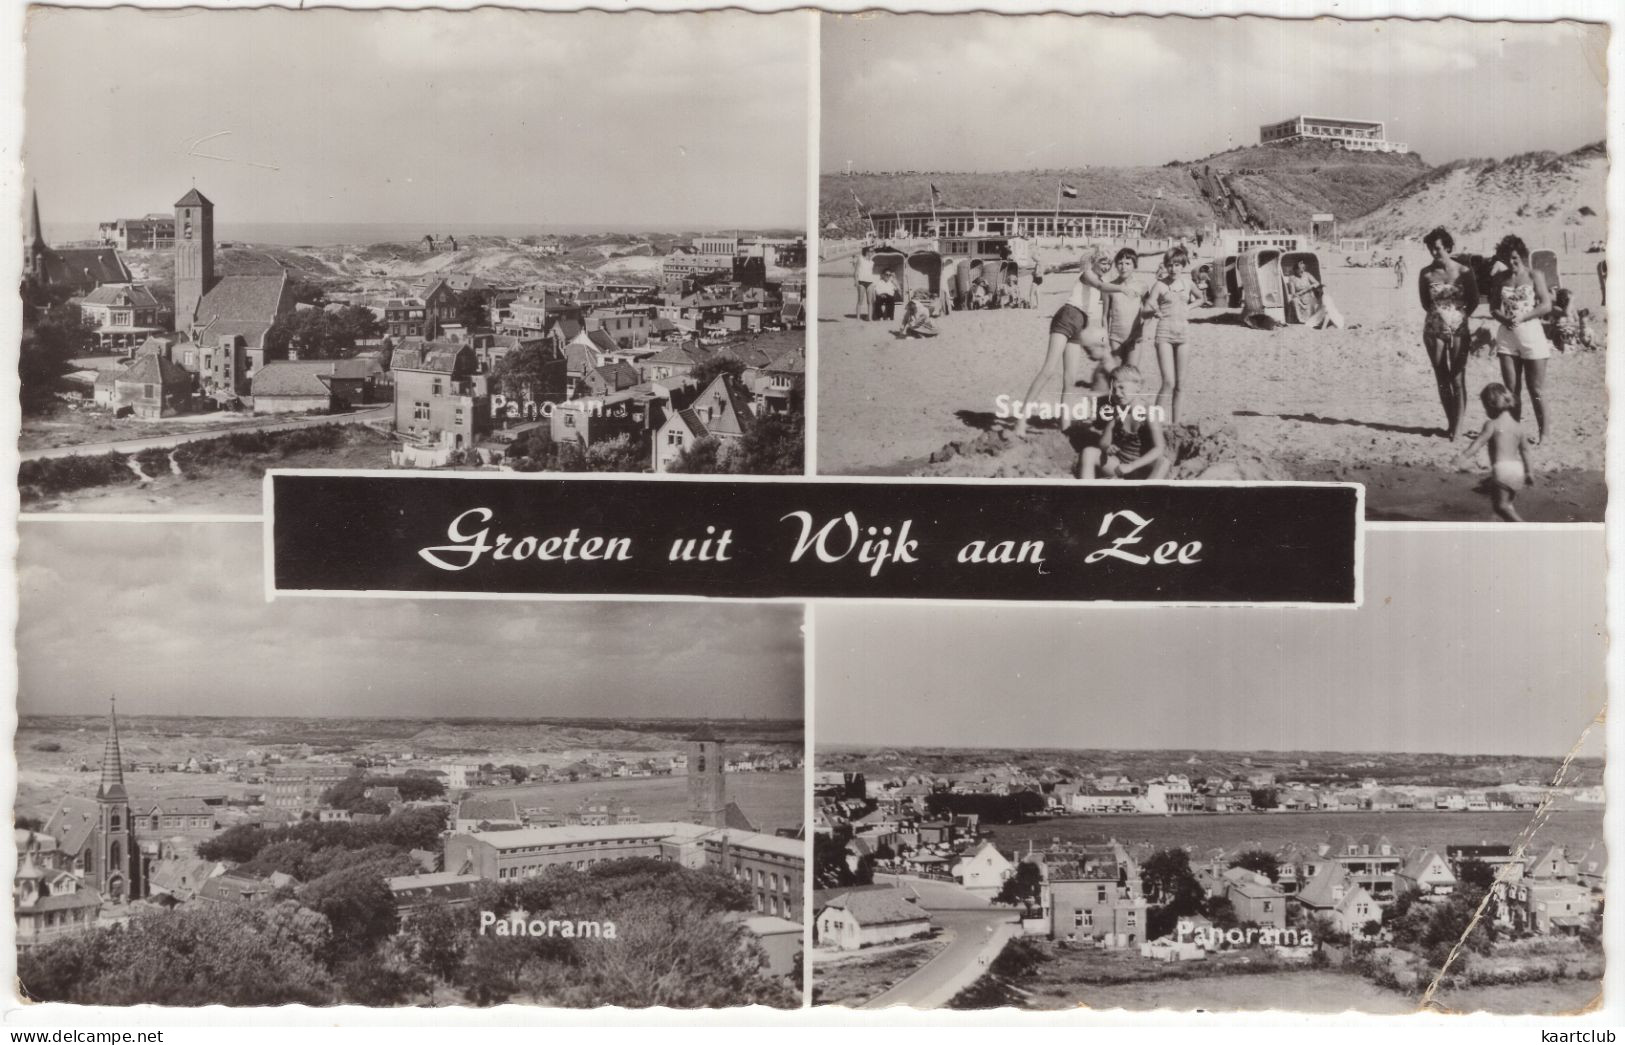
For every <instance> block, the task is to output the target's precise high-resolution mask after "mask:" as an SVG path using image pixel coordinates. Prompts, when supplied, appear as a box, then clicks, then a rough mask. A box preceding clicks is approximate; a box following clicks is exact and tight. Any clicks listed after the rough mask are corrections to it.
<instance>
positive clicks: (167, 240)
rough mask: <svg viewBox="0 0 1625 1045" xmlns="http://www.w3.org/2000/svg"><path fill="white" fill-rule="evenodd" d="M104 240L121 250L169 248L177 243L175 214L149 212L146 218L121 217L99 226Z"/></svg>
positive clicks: (98, 229) (98, 228)
mask: <svg viewBox="0 0 1625 1045" xmlns="http://www.w3.org/2000/svg"><path fill="white" fill-rule="evenodd" d="M97 231H98V232H100V233H101V237H102V242H103V243H106V244H109V245H111V246H114V247H117V248H118V249H119V250H169V249H170V248H171V247H173V246H174V245H175V216H174V215H173V214H148V215H147V216H146V217H144V218H119V219H118V220H117V221H104V222H102V223H101V224H100V225H98V226H97Z"/></svg>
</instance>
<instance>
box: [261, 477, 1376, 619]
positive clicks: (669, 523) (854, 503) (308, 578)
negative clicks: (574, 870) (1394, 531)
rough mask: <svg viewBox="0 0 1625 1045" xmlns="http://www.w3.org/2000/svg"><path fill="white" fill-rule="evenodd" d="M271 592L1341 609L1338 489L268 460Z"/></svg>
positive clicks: (1345, 512) (1345, 560) (1350, 520)
mask: <svg viewBox="0 0 1625 1045" xmlns="http://www.w3.org/2000/svg"><path fill="white" fill-rule="evenodd" d="M268 483H269V486H270V489H269V491H268V493H269V503H270V505H271V518H270V521H269V523H268V525H270V526H271V527H272V534H271V541H270V548H271V554H272V556H273V561H272V563H271V564H270V568H271V574H270V575H271V577H272V578H273V580H274V589H275V590H276V591H278V592H290V593H292V592H308V591H339V592H367V591H372V592H402V593H411V592H428V593H451V594H481V593H495V594H546V595H565V596H608V597H618V596H654V597H684V596H698V597H713V598H739V599H780V598H790V599H799V598H858V599H867V598H879V599H901V598H911V599H987V600H1010V601H1036V602H1091V601H1100V600H1111V601H1124V602H1159V603H1184V604H1191V603H1330V604H1353V603H1354V602H1355V601H1356V599H1357V596H1358V575H1357V571H1358V562H1357V555H1356V549H1357V546H1358V542H1359V538H1360V525H1361V523H1360V517H1361V504H1360V488H1359V487H1358V486H1355V485H1351V484H1329V483H1269V484H1262V485H1250V484H1239V483H1238V484H1222V483H1221V484H1203V483H1188V482H1186V483H1168V484H1151V483H1098V484H1097V483H1089V484H1085V483H1066V482H1053V483H1040V482H999V481H992V482H990V481H987V480H978V481H974V482H960V481H937V480H918V479H914V480H887V481H875V482H861V481H854V480H850V479H783V480H780V479H769V480H749V479H739V478H736V477H731V476H730V477H726V478H721V477H717V478H712V477H683V478H677V477H663V476H639V477H626V478H605V477H601V476H595V477H591V478H586V477H584V478H569V479H565V478H558V477H556V476H547V477H541V476H534V475H515V474H511V473H510V474H504V475H502V476H500V477H496V476H491V475H482V474H477V473H450V474H446V475H423V474H388V473H383V474H380V473H362V474H344V473H334V472H272V473H270V475H269V478H268Z"/></svg>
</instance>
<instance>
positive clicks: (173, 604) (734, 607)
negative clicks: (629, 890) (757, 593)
mask: <svg viewBox="0 0 1625 1045" xmlns="http://www.w3.org/2000/svg"><path fill="white" fill-rule="evenodd" d="M262 535H263V531H262V530H261V528H260V527H259V526H258V525H257V524H254V525H250V524H230V523H212V524H190V523H150V524H133V525H132V524H127V523H24V524H23V525H22V526H21V538H20V541H21V548H20V552H19V556H18V563H17V570H18V573H17V577H18V589H19V594H18V621H19V624H18V629H17V661H18V711H19V713H20V714H23V715H41V714H50V715H100V714H103V713H105V712H106V709H107V699H108V697H110V696H116V697H117V698H118V707H119V710H120V711H122V712H124V713H126V714H130V715H227V716H232V715H249V716H266V715H290V716H336V717H360V718H369V717H393V718H434V717H448V716H455V717H501V718H551V717H613V716H619V715H625V716H636V717H639V718H643V717H649V718H655V717H673V718H749V717H756V718H776V719H794V720H800V719H801V718H802V714H803V702H802V693H803V678H802V640H801V608H800V607H799V606H757V605H748V604H717V605H707V604H702V603H692V604H688V603H684V604H677V603H610V602H602V603H579V602H578V603H563V602H560V603H551V602H508V601H503V602H481V601H450V600H428V599H424V600H416V601H413V600H407V599H281V600H278V601H277V602H274V603H267V602H266V601H265V597H264V586H263V583H264V582H263V580H262V574H261V555H262V548H261V540H262Z"/></svg>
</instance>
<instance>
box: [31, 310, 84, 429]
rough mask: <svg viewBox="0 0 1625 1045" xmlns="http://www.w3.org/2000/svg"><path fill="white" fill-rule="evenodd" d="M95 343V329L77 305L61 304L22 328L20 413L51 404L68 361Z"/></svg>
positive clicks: (69, 365)
mask: <svg viewBox="0 0 1625 1045" xmlns="http://www.w3.org/2000/svg"><path fill="white" fill-rule="evenodd" d="M95 346H96V332H95V329H94V328H93V327H91V326H90V325H89V324H88V323H86V322H85V320H84V317H83V316H82V315H81V314H80V312H79V310H78V309H77V308H74V307H73V306H71V305H67V304H61V305H57V306H54V307H52V308H51V309H49V310H48V311H43V312H41V313H40V314H39V315H38V318H36V319H35V321H34V323H33V325H32V326H30V327H28V328H26V329H24V330H23V339H22V345H21V347H20V349H19V354H18V357H17V377H18V380H19V382H20V383H21V385H22V389H21V396H22V408H23V412H24V413H29V414H35V413H39V412H40V411H42V410H44V409H45V408H46V407H48V406H50V405H51V403H52V402H53V401H54V399H55V396H56V392H57V389H58V386H59V385H60V384H61V381H62V378H63V376H64V375H66V374H67V373H68V372H69V371H70V370H72V369H73V365H72V363H71V362H70V361H71V360H72V359H74V358H75V357H76V356H82V355H88V354H89V353H90V352H91V351H92V350H94V348H95Z"/></svg>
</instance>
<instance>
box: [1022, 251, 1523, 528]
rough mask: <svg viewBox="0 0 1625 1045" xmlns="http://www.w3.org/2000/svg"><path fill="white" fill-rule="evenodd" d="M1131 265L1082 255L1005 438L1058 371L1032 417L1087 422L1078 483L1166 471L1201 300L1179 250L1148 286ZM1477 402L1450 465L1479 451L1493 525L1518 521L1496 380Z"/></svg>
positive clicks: (1515, 434)
mask: <svg viewBox="0 0 1625 1045" xmlns="http://www.w3.org/2000/svg"><path fill="white" fill-rule="evenodd" d="M1139 262H1140V256H1139V255H1138V254H1137V253H1136V252H1135V251H1134V250H1133V249H1132V248H1128V247H1124V248H1123V249H1121V250H1119V251H1118V252H1117V253H1116V255H1115V256H1113V257H1111V258H1110V259H1108V258H1107V257H1106V255H1105V254H1104V253H1102V252H1100V251H1099V250H1098V249H1095V248H1091V249H1090V250H1089V251H1088V252H1087V253H1086V254H1085V255H1084V258H1083V261H1082V264H1081V265H1080V273H1079V278H1078V282H1077V283H1076V285H1075V286H1074V287H1073V289H1072V295H1071V297H1070V298H1069V299H1068V300H1067V302H1066V304H1064V305H1062V306H1061V308H1060V309H1059V310H1058V311H1057V312H1056V313H1055V316H1054V318H1053V319H1052V320H1051V322H1050V327H1049V341H1048V346H1047V350H1046V352H1045V356H1044V362H1043V364H1042V365H1041V366H1040V367H1039V370H1038V374H1037V375H1036V376H1035V377H1034V378H1033V381H1032V383H1031V385H1030V386H1029V387H1028V389H1027V395H1026V397H1025V399H1024V400H1023V402H1022V404H1021V405H1022V410H1021V411H1019V412H1018V413H1017V415H1016V419H1015V427H1014V430H1013V433H1012V434H1013V435H1014V437H1015V438H1018V439H1019V438H1024V437H1025V436H1026V433H1027V427H1028V420H1029V417H1030V416H1031V413H1032V411H1033V410H1034V409H1035V408H1037V407H1038V406H1039V404H1040V397H1041V396H1042V395H1043V394H1044V391H1045V388H1046V387H1047V386H1049V384H1050V382H1052V381H1053V380H1054V378H1055V377H1056V371H1057V370H1059V372H1060V374H1059V376H1060V378H1061V387H1062V398H1061V403H1060V406H1061V407H1062V408H1063V409H1061V410H1056V411H1052V412H1045V413H1042V414H1041V415H1040V416H1060V417H1063V418H1066V417H1077V416H1086V417H1089V418H1090V421H1089V422H1088V423H1087V425H1086V426H1085V427H1084V428H1083V430H1082V431H1081V433H1077V434H1079V435H1081V440H1079V443H1080V449H1079V458H1078V466H1077V476H1078V478H1080V479H1083V480H1096V479H1162V478H1165V477H1166V476H1167V475H1168V473H1169V472H1170V470H1171V469H1172V467H1173V463H1174V462H1173V454H1172V453H1170V450H1169V445H1168V439H1167V435H1166V428H1167V426H1169V425H1174V424H1178V422H1179V407H1180V387H1181V379H1182V378H1183V377H1184V376H1186V347H1187V344H1188V338H1189V331H1188V309H1189V307H1190V306H1191V305H1192V304H1196V303H1198V302H1200V301H1202V300H1204V299H1205V294H1203V292H1202V288H1201V287H1199V286H1198V285H1197V284H1196V283H1195V282H1194V281H1193V280H1192V278H1191V276H1190V268H1191V257H1190V253H1189V251H1188V250H1187V249H1186V248H1185V247H1184V246H1183V245H1180V246H1175V247H1172V248H1170V249H1168V250H1166V251H1164V252H1162V262H1161V264H1160V265H1159V266H1158V268H1157V274H1156V278H1155V280H1154V281H1152V282H1151V283H1150V284H1149V285H1147V284H1145V283H1144V282H1143V281H1142V280H1141V279H1139V278H1137V276H1136V274H1135V273H1136V269H1137V268H1138V266H1139ZM1147 343H1149V344H1150V345H1151V346H1153V349H1154V351H1155V352H1156V360H1157V367H1158V371H1159V372H1160V374H1161V378H1162V380H1161V385H1160V387H1158V388H1157V389H1156V390H1155V391H1151V390H1149V389H1147V388H1146V387H1145V384H1146V383H1145V378H1144V375H1143V374H1142V372H1141V370H1140V367H1139V356H1140V352H1141V351H1142V350H1143V349H1144V347H1145V346H1146V344H1147ZM1479 398H1480V401H1481V402H1482V404H1483V407H1484V412H1485V414H1486V415H1487V417H1488V421H1487V423H1486V424H1485V425H1484V427H1483V429H1482V430H1481V431H1480V432H1479V433H1478V435H1477V436H1476V437H1475V438H1474V439H1473V440H1472V442H1471V444H1470V445H1468V446H1467V447H1466V448H1465V449H1464V450H1463V451H1462V452H1461V454H1460V455H1459V456H1458V458H1457V460H1458V463H1462V464H1465V463H1466V462H1468V461H1470V460H1472V459H1473V458H1474V457H1476V455H1477V454H1478V453H1479V452H1480V451H1482V450H1484V449H1485V448H1488V450H1489V457H1490V476H1489V479H1488V482H1487V486H1486V489H1487V491H1488V493H1489V495H1490V500H1491V504H1492V507H1493V508H1494V511H1495V513H1496V515H1497V516H1498V517H1500V518H1502V519H1506V520H1508V521H1514V522H1516V521H1521V519H1520V517H1519V515H1518V513H1517V510H1516V508H1515V507H1514V506H1513V502H1514V500H1515V499H1516V497H1517V493H1518V490H1519V489H1520V488H1521V487H1523V486H1529V485H1533V483H1534V472H1533V469H1532V468H1531V467H1530V464H1529V446H1530V441H1529V440H1528V439H1527V438H1526V436H1525V435H1524V433H1523V430H1522V428H1521V426H1520V424H1519V417H1518V414H1519V411H1518V410H1517V408H1516V407H1517V400H1516V397H1515V393H1514V392H1513V391H1512V390H1511V389H1509V388H1508V387H1507V386H1506V385H1505V384H1502V383H1500V382H1496V383H1493V384H1490V385H1487V386H1485V388H1484V389H1483V391H1482V392H1481V394H1480V397H1479ZM1082 400H1090V401H1092V402H1093V403H1094V404H1095V409H1093V410H1088V409H1084V410H1079V406H1080V405H1081V403H1080V401H1082ZM1064 427H1067V426H1066V425H1065V423H1064V422H1063V428H1064Z"/></svg>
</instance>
